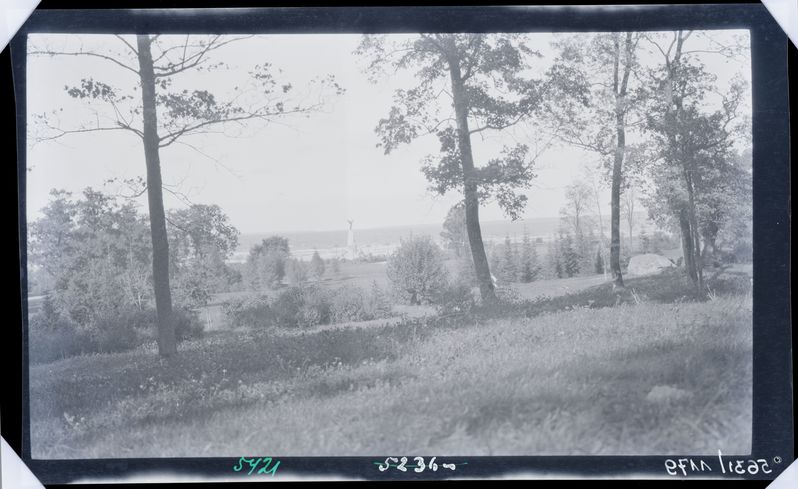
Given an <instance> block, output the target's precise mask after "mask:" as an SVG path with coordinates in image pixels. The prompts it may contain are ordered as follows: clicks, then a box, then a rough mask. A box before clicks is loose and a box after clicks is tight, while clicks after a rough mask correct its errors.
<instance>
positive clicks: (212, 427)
mask: <svg viewBox="0 0 798 489" xmlns="http://www.w3.org/2000/svg"><path fill="white" fill-rule="evenodd" d="M641 284H642V285H645V282H641ZM641 288H642V289H645V287H641ZM660 289H661V288H660ZM602 292H603V289H601V288H597V289H596V290H593V291H592V292H590V293H588V292H585V293H582V294H580V295H578V296H574V297H572V298H571V299H570V300H569V302H570V303H571V305H567V306H566V305H565V300H564V299H562V298H560V299H556V300H555V303H556V304H557V305H558V307H557V309H559V310H558V311H557V312H544V311H546V310H548V308H547V307H541V308H540V309H539V312H538V314H539V315H532V314H529V311H526V314H525V315H527V316H530V315H532V316H534V317H525V318H524V317H518V315H517V314H516V315H514V317H511V318H507V319H485V320H481V321H478V322H477V323H476V324H472V325H468V326H461V327H458V328H452V327H435V328H433V327H425V326H424V325H423V324H419V325H417V326H410V327H408V326H407V325H399V326H397V325H385V326H382V327H380V326H375V325H371V326H370V327H368V328H356V329H336V330H325V331H318V332H308V333H305V334H301V335H298V336H297V335H285V336H281V335H274V334H268V333H266V332H251V331H250V332H248V331H235V332H226V333H218V334H214V335H209V336H208V337H206V338H204V339H202V340H198V341H194V342H192V343H188V344H186V345H185V346H184V348H183V351H182V352H181V353H180V355H179V356H178V357H177V358H175V359H173V360H169V361H165V360H161V359H158V358H157V356H156V355H155V354H154V352H153V351H151V350H150V351H145V350H141V351H134V352H128V353H122V354H114V355H96V356H88V357H78V358H72V359H67V360H63V361H60V362H56V363H53V364H47V365H38V366H33V367H32V368H31V375H30V379H31V416H32V423H31V434H32V442H33V456H34V457H36V458H75V457H139V456H234V457H237V456H240V455H242V454H269V455H274V456H289V455H337V456H342V455H367V454H368V455H373V454H375V453H383V454H384V453H396V452H402V453H408V454H427V455H432V454H438V455H446V454H452V455H455V454H458V455H522V454H615V455H622V454H644V453H649V454H667V453H694V454H699V453H705V454H714V453H716V452H717V449H718V448H720V449H722V450H723V452H724V453H748V451H749V449H750V422H751V404H750V402H751V383H752V374H751V364H752V357H751V329H752V326H751V325H752V316H751V308H750V297H749V296H744V295H736V296H731V297H721V298H718V299H716V300H714V301H711V302H707V303H690V302H685V303H657V302H654V300H656V299H650V300H646V298H645V294H643V302H642V303H640V304H637V303H635V302H630V301H622V303H621V304H620V305H618V306H615V307H605V308H599V309H595V308H593V309H591V308H588V307H587V306H588V304H586V303H585V304H582V302H583V300H585V299H586V298H587V297H599V298H601V297H602ZM548 304H551V303H548ZM542 305H543V304H541V306H542ZM591 305H593V306H594V307H595V303H591ZM574 306H575V307H574ZM563 308H566V309H569V310H565V311H563V310H561V309H563ZM657 386H659V387H657ZM664 386H668V387H664ZM669 388H674V389H679V391H673V390H671V394H668V392H667V391H668V389H669ZM652 389H654V391H655V392H660V393H661V392H663V391H664V392H666V395H665V396H664V398H662V399H658V400H651V399H650V397H651V394H652ZM674 392H675V394H674ZM643 451H645V452H643Z"/></svg>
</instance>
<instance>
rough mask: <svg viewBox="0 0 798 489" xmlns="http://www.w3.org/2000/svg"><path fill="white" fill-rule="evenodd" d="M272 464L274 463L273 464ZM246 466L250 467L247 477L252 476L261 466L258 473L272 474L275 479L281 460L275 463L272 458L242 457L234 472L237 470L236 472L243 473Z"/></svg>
mask: <svg viewBox="0 0 798 489" xmlns="http://www.w3.org/2000/svg"><path fill="white" fill-rule="evenodd" d="M272 462H274V463H273V464H272ZM244 464H247V465H249V467H250V469H249V472H248V473H247V475H252V473H253V472H254V471H255V469H256V468H258V465H261V468H260V470H258V472H257V473H258V474H259V475H260V474H271V476H272V477H274V474H276V473H277V468H278V467H279V466H280V461H279V460H274V461H273V460H272V458H271V457H263V458H255V457H253V458H246V457H241V458H240V459H238V464H236V465H235V466H234V467H233V470H235V471H236V472H241V470H243V469H244V468H245V467H244Z"/></svg>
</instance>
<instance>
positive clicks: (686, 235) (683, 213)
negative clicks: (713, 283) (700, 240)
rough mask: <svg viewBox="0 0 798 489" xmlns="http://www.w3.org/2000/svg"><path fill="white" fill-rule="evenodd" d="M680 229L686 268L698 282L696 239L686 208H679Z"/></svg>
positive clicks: (694, 280)
mask: <svg viewBox="0 0 798 489" xmlns="http://www.w3.org/2000/svg"><path fill="white" fill-rule="evenodd" d="M679 229H680V230H681V234H682V257H683V260H684V268H685V270H686V271H687V275H689V276H690V279H691V280H692V281H693V283H696V282H697V281H698V275H697V273H696V267H695V253H694V252H693V246H694V245H695V241H694V240H693V235H692V231H691V228H690V217H689V212H688V210H687V209H686V208H682V209H680V210H679Z"/></svg>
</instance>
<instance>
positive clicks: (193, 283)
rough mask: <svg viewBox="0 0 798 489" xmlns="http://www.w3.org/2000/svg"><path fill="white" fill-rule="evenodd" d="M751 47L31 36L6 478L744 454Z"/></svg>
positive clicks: (427, 36)
mask: <svg viewBox="0 0 798 489" xmlns="http://www.w3.org/2000/svg"><path fill="white" fill-rule="evenodd" d="M164 12H165V13H164V15H169V13H168V12H169V11H164ZM751 46H752V37H751V31H749V30H748V29H746V28H731V27H730V28H723V29H720V28H712V29H710V28H704V29H695V28H690V29H687V28H685V29H680V28H673V29H656V30H652V29H640V30H628V29H627V30H610V29H605V30H593V31H590V32H585V31H577V30H574V31H573V32H571V31H567V30H563V29H552V30H550V31H546V30H545V29H543V30H541V29H540V28H538V29H537V31H536V32H515V31H507V32H469V31H462V32H403V33H391V32H376V33H368V34H366V33H347V32H332V33H322V32H291V33H280V32H278V33H273V32H264V33H258V32H255V33H238V32H236V31H232V30H231V31H230V32H222V33H219V32H215V33H201V32H199V33H198V32H195V31H191V32H184V33H183V32H176V31H175V30H174V29H171V30H168V31H164V32H158V31H151V32H141V31H140V30H136V31H135V33H131V31H130V30H125V29H119V30H118V31H115V32H80V33H70V32H59V31H56V30H54V31H53V32H31V33H29V34H28V35H27V42H26V48H25V60H26V61H25V64H26V67H25V93H26V112H25V114H24V115H25V117H26V121H27V129H26V144H25V146H24V148H25V150H26V160H25V175H24V178H25V193H24V209H25V214H24V218H25V221H26V235H25V236H24V239H25V240H26V243H25V245H26V255H25V256H26V263H24V265H25V267H26V268H25V271H26V277H25V279H26V284H27V290H26V291H25V292H26V296H27V347H28V350H27V358H28V388H29V391H28V392H29V423H30V424H29V436H30V456H31V458H33V459H38V460H56V459H57V460H64V459H109V458H112V459H113V458H120V459H136V458H179V457H208V458H214V457H217V458H218V457H230V458H233V459H238V458H239V457H241V456H243V455H246V456H249V455H258V456H260V455H264V456H265V455H268V456H270V457H374V456H376V455H380V457H377V458H374V460H375V464H376V463H377V462H383V461H385V460H386V459H385V456H386V455H391V454H404V455H408V456H410V455H424V456H426V457H428V458H429V456H431V455H436V456H438V458H439V459H441V460H439V461H438V463H439V464H443V463H447V462H448V463H451V464H452V465H453V466H454V465H455V464H457V463H461V464H463V463H467V461H468V460H470V458H469V457H486V456H490V457H501V456H552V455H557V456H582V455H590V456H635V457H639V456H663V457H665V456H669V455H678V454H692V455H696V456H707V457H714V458H713V460H714V461H717V458H718V454H719V450H720V451H721V452H722V453H723V454H750V453H752V451H753V444H752V441H753V426H754V420H753V418H754V408H753V402H754V401H753V399H754V396H753V391H754V379H753V365H754V354H753V339H752V338H753V336H754V319H753V317H754V293H753V290H754V278H753V277H754V273H753V269H754V267H753V259H754V254H753V250H754V239H755V238H754V237H755V233H754V219H753V215H754V214H753V208H754V198H753V175H754V170H753V167H754V164H753V155H754V151H753V140H754V138H753V132H752V120H754V110H753V102H752V100H753V98H752V93H753V92H752V47H751ZM23 297H25V295H23ZM787 455H788V454H784V456H785V457H787ZM408 458H410V457H408ZM242 460H243V458H242ZM253 460H254V459H253ZM271 460H272V459H271V458H269V461H271ZM276 460H277V459H275V461H276ZM410 460H411V461H410V462H407V463H408V464H410V465H412V463H413V462H412V458H410ZM663 460H664V458H663ZM722 460H723V459H721V464H722V463H723V462H722ZM763 460H764V459H763ZM249 462H252V460H248V461H247V463H249ZM399 462H400V458H398V457H397V458H396V459H395V462H391V461H390V460H388V461H385V462H384V463H385V467H384V468H383V467H382V466H380V467H379V470H380V471H383V470H396V466H397V465H404V462H401V464H400V463H399ZM277 463H278V464H279V462H277ZM392 463H396V464H397V465H392ZM419 463H420V464H421V465H419V466H418V467H421V468H422V470H423V469H424V468H425V467H426V466H425V465H424V464H425V463H426V462H424V461H422V462H419ZM658 463H659V462H658ZM244 465H246V464H244ZM266 465H269V464H266ZM666 465H667V464H666ZM772 466H773V461H772V460H771V459H767V460H765V462H764V464H762V463H760V464H759V465H758V470H761V471H762V472H763V473H768V472H767V471H768V470H773V467H772ZM431 467H432V462H430V465H429V468H430V470H431ZM437 467H438V466H437V465H436V468H437ZM461 467H462V466H460V467H457V471H460V470H461ZM254 468H255V467H253V469H254ZM258 468H260V467H258ZM266 468H269V467H266ZM249 469H250V465H246V467H245V472H246V471H249ZM447 469H448V468H447ZM447 469H443V468H441V469H439V470H440V471H452V472H454V471H455V469H454V468H451V469H448V470H447ZM239 470H241V467H239ZM271 470H272V471H273V473H272V475H274V472H276V471H277V466H274V465H272V466H271ZM411 470H412V468H411ZM673 470H674V471H678V470H681V469H678V468H677V467H676V465H674V467H673ZM719 470H720V468H718V469H717V471H719ZM250 472H251V471H250ZM416 472H419V471H418V470H416ZM260 473H264V472H263V471H261V472H260ZM665 473H666V469H665V468H663V474H665ZM667 473H670V469H668V472H667ZM674 473H675V472H674ZM679 473H681V472H679ZM671 475H673V474H671Z"/></svg>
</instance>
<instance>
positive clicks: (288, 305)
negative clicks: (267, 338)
mask: <svg viewBox="0 0 798 489" xmlns="http://www.w3.org/2000/svg"><path fill="white" fill-rule="evenodd" d="M390 312H391V307H390V303H389V302H388V300H387V298H386V297H385V294H383V293H382V291H381V290H380V289H379V287H377V286H376V284H375V285H374V286H373V287H372V290H371V293H368V292H366V291H364V290H363V289H361V288H358V287H353V286H344V287H340V288H337V289H333V290H327V289H324V288H322V287H319V286H315V285H314V286H306V287H288V288H286V289H284V290H283V291H282V292H280V294H278V295H277V296H276V297H275V298H274V299H273V300H272V301H269V299H268V297H256V298H248V299H240V300H237V301H231V302H229V303H228V304H226V305H225V313H226V314H227V316H228V317H229V318H230V320H231V322H232V323H233V324H234V325H236V326H245V327H264V326H277V327H281V328H308V327H312V326H318V325H320V324H331V323H341V322H351V321H368V320H371V319H378V318H383V317H387V316H389V315H390Z"/></svg>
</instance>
